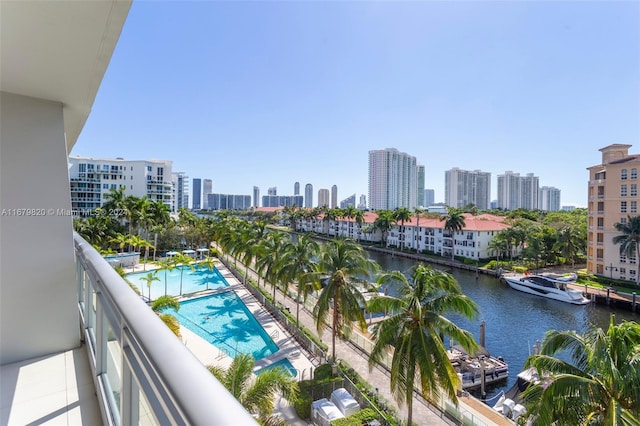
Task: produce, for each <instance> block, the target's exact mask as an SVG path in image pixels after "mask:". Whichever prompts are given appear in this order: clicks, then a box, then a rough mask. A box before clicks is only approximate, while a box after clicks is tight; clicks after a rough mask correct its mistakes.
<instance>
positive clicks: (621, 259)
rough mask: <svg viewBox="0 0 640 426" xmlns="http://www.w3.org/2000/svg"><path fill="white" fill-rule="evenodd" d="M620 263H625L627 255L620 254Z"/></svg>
mask: <svg viewBox="0 0 640 426" xmlns="http://www.w3.org/2000/svg"><path fill="white" fill-rule="evenodd" d="M620 263H627V255H626V254H621V255H620Z"/></svg>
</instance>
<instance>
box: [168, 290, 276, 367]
mask: <svg viewBox="0 0 640 426" xmlns="http://www.w3.org/2000/svg"><path fill="white" fill-rule="evenodd" d="M167 312H168V313H172V314H173V315H175V316H177V317H178V319H179V320H180V324H181V325H182V326H184V327H186V328H188V329H189V330H191V331H192V332H194V333H196V334H197V335H198V336H200V337H202V338H203V339H205V340H206V341H208V342H209V343H211V344H212V345H214V346H216V347H217V348H218V349H220V350H222V351H223V352H225V353H226V354H228V355H229V356H230V357H231V358H235V356H236V354H238V353H244V354H251V355H252V356H253V357H254V358H255V359H256V360H258V359H262V358H264V357H266V356H269V355H271V354H274V353H276V352H277V351H278V346H277V345H276V344H275V343H274V342H273V340H272V339H271V337H270V336H269V335H268V334H267V332H266V331H265V330H264V328H262V326H261V325H260V323H258V321H257V320H256V319H255V317H254V316H253V314H251V312H250V311H249V309H248V308H247V307H246V305H245V304H244V303H243V302H242V300H240V298H239V297H238V296H237V295H236V294H235V293H234V292H233V291H226V292H224V293H218V294H212V295H210V296H205V297H199V298H197V299H191V300H185V301H184V302H180V310H179V311H178V312H177V313H175V312H174V311H167Z"/></svg>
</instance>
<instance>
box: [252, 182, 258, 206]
mask: <svg viewBox="0 0 640 426" xmlns="http://www.w3.org/2000/svg"><path fill="white" fill-rule="evenodd" d="M253 207H256V208H258V207H260V188H258V187H257V186H254V187H253Z"/></svg>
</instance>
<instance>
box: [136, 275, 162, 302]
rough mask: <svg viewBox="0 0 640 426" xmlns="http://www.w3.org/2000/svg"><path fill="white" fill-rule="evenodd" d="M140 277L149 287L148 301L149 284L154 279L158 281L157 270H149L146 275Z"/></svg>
mask: <svg viewBox="0 0 640 426" xmlns="http://www.w3.org/2000/svg"><path fill="white" fill-rule="evenodd" d="M140 279H141V280H142V281H144V282H145V283H146V284H147V287H148V288H149V301H151V284H153V282H154V281H160V278H158V274H157V271H154V272H149V273H147V275H145V276H144V277H141V278H140Z"/></svg>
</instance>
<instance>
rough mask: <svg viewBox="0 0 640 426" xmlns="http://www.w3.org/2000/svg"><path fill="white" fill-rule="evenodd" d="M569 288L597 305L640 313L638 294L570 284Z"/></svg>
mask: <svg viewBox="0 0 640 426" xmlns="http://www.w3.org/2000/svg"><path fill="white" fill-rule="evenodd" d="M568 287H570V288H572V289H574V290H579V291H582V293H583V294H584V295H585V297H587V298H589V299H591V301H592V302H593V303H595V304H597V305H605V306H610V307H613V308H618V309H624V310H626V311H631V312H640V297H638V295H637V294H636V292H632V293H623V292H616V291H615V290H614V289H611V288H606V289H605V288H596V287H589V286H587V285H580V284H575V283H569V285H568Z"/></svg>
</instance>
